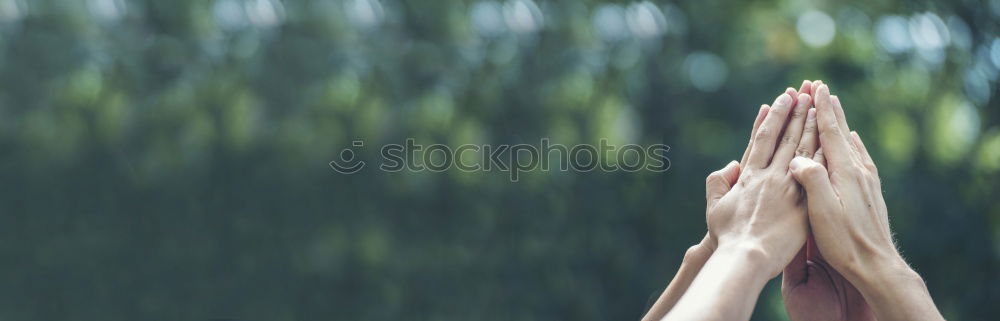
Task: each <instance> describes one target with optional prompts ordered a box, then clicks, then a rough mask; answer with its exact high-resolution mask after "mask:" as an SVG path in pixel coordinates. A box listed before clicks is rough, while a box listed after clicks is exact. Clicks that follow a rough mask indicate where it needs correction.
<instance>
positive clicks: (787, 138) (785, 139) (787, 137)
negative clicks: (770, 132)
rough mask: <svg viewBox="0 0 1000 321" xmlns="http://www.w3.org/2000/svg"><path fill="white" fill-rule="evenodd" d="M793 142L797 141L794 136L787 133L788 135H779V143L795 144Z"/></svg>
mask: <svg viewBox="0 0 1000 321" xmlns="http://www.w3.org/2000/svg"><path fill="white" fill-rule="evenodd" d="M795 143H797V142H796V141H795V137H793V136H792V135H791V134H788V135H785V136H782V137H781V144H782V145H791V144H795Z"/></svg>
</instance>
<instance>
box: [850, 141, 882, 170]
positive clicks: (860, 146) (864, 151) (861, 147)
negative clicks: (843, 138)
mask: <svg viewBox="0 0 1000 321" xmlns="http://www.w3.org/2000/svg"><path fill="white" fill-rule="evenodd" d="M851 138H852V141H853V142H854V147H855V148H857V150H858V154H859V155H860V156H861V162H862V163H864V164H865V167H867V168H868V170H869V171H871V172H872V174H875V175H876V176H877V175H878V168H876V167H875V161H874V160H872V156H871V155H870V154H868V148H867V147H865V142H863V141H861V136H859V135H858V133H857V132H851Z"/></svg>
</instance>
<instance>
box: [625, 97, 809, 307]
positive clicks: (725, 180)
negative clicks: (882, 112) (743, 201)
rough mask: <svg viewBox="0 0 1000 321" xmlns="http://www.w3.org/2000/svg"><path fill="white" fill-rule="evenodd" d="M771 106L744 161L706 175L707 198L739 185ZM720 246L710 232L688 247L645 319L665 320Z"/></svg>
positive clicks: (756, 122) (761, 112) (756, 125)
mask: <svg viewBox="0 0 1000 321" xmlns="http://www.w3.org/2000/svg"><path fill="white" fill-rule="evenodd" d="M808 85H809V83H806V82H804V83H803V87H802V88H801V89H800V91H803V90H807V89H809V88H810V87H808ZM785 93H786V94H788V95H789V96H791V97H798V92H796V91H795V90H794V89H791V88H789V89H787V90H786V91H785ZM769 110H770V106H768V105H766V104H765V105H761V106H760V110H759V111H758V113H757V117H756V118H755V120H754V123H753V126H752V129H751V131H750V139H749V142H748V143H747V147H746V150H745V151H744V153H743V156H742V158H741V161H740V163H735V162H732V163H730V164H729V165H727V166H726V167H725V168H722V169H720V170H718V171H715V172H713V173H712V174H710V175H709V176H708V178H706V184H705V185H706V191H705V198H706V200H707V201H711V200H713V199H718V198H720V197H722V195H725V194H726V192H728V191H729V190H730V189H731V188H732V186H733V185H734V184H736V182H737V180H738V178H739V176H740V166H739V164H742V163H746V161H747V158H748V157H749V156H750V151H751V149H752V147H753V145H754V139H753V138H754V137H755V136H756V135H757V129H758V128H759V127H760V125H761V123H763V122H764V119H765V118H766V116H767V114H768V111H769ZM716 247H717V242H716V240H715V238H714V237H713V236H712V235H711V234H708V233H706V234H705V237H703V238H702V240H701V242H699V243H698V244H695V245H693V246H691V247H690V248H688V250H687V251H686V252H685V253H684V259H683V260H682V261H681V266H680V268H679V269H678V270H677V273H676V274H675V275H674V278H673V279H672V280H671V281H670V284H669V285H668V286H667V288H666V290H664V291H663V293H662V294H661V295H660V297H659V298H658V299H657V300H656V302H655V303H654V304H653V306H652V307H651V308H650V309H649V311H648V312H647V313H646V315H645V316H644V317H643V318H642V320H643V321H653V320H660V319H662V318H663V317H664V316H665V315H666V314H667V312H669V311H670V309H671V308H673V306H674V305H675V304H677V301H678V300H680V298H681V296H682V295H683V294H684V292H685V291H687V288H688V287H689V286H690V285H691V282H692V281H694V278H695V276H697V275H698V272H699V271H701V268H702V267H703V266H704V265H705V262H706V261H708V259H709V258H710V257H711V256H712V253H713V252H715V249H716Z"/></svg>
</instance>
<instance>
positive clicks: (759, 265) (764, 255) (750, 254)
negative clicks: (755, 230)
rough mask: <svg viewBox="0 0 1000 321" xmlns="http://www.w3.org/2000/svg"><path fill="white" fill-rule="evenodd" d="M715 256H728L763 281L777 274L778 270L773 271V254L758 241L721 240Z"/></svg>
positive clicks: (713, 255) (731, 260)
mask: <svg viewBox="0 0 1000 321" xmlns="http://www.w3.org/2000/svg"><path fill="white" fill-rule="evenodd" d="M715 256H724V257H727V258H728V260H729V261H730V262H734V263H737V264H739V266H740V267H741V268H742V269H744V270H747V271H749V272H750V273H749V275H750V276H751V277H752V278H754V279H756V280H762V281H763V282H762V283H766V282H767V281H768V280H770V279H771V278H774V277H775V276H776V275H777V272H774V271H772V270H774V267H773V266H772V265H773V264H771V256H770V255H769V253H768V252H767V251H766V250H765V249H764V247H763V246H762V245H760V244H758V243H756V242H752V241H745V242H725V243H723V242H720V243H719V245H718V248H716V249H715V251H714V252H713V253H712V257H715Z"/></svg>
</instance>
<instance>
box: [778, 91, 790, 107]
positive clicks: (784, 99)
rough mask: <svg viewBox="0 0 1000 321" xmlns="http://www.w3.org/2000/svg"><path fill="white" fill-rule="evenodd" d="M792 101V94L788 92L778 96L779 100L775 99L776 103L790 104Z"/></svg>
mask: <svg viewBox="0 0 1000 321" xmlns="http://www.w3.org/2000/svg"><path fill="white" fill-rule="evenodd" d="M790 102H792V97H791V96H788V94H781V96H780V97H778V100H777V101H775V102H774V103H775V104H782V105H785V104H788V103H790Z"/></svg>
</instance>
